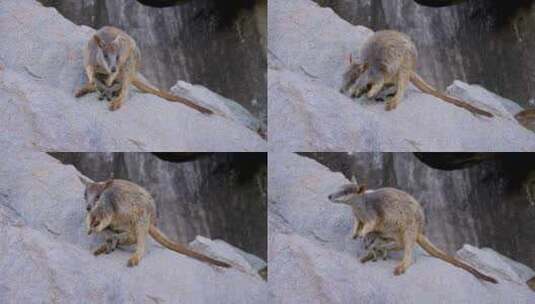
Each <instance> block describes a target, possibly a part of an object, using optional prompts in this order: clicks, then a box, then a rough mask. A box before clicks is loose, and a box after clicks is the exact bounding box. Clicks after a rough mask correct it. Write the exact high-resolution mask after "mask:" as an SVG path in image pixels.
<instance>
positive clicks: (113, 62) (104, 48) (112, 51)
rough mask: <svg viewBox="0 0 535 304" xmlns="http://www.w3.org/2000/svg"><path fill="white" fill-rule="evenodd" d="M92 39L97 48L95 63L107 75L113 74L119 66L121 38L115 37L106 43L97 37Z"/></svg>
mask: <svg viewBox="0 0 535 304" xmlns="http://www.w3.org/2000/svg"><path fill="white" fill-rule="evenodd" d="M93 39H94V40H95V43H96V44H97V46H98V51H97V54H96V58H97V63H98V64H99V66H100V67H101V68H103V69H104V70H105V71H106V73H108V74H115V73H117V72H118V71H119V66H120V65H121V62H122V61H121V59H122V58H121V37H120V36H117V38H115V39H114V40H113V41H111V42H109V43H106V42H105V41H104V40H103V39H102V38H101V37H99V36H98V35H94V36H93Z"/></svg>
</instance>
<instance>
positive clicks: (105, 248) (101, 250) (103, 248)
mask: <svg viewBox="0 0 535 304" xmlns="http://www.w3.org/2000/svg"><path fill="white" fill-rule="evenodd" d="M105 252H106V253H108V246H106V245H103V246H100V247H99V248H97V249H96V250H95V251H93V254H94V255H101V254H103V253H105Z"/></svg>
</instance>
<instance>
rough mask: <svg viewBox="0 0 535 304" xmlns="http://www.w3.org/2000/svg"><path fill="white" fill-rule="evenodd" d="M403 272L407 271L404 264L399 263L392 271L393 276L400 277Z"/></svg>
mask: <svg viewBox="0 0 535 304" xmlns="http://www.w3.org/2000/svg"><path fill="white" fill-rule="evenodd" d="M405 270H407V266H405V264H404V263H401V264H399V265H398V266H396V268H395V269H394V275H401V274H403V273H405Z"/></svg>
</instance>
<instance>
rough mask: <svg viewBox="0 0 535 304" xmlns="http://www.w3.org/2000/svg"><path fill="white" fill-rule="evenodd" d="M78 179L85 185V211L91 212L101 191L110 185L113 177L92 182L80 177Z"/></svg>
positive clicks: (97, 201)
mask: <svg viewBox="0 0 535 304" xmlns="http://www.w3.org/2000/svg"><path fill="white" fill-rule="evenodd" d="M80 181H81V182H82V183H83V184H84V185H85V192H84V199H85V202H86V210H87V212H91V210H93V209H94V208H95V207H96V206H97V204H98V203H99V200H100V196H101V194H102V192H104V190H106V189H108V187H110V186H111V184H112V182H113V179H109V180H107V181H103V182H95V183H93V182H91V181H89V180H87V179H85V178H82V177H80Z"/></svg>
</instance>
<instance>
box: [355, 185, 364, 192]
mask: <svg viewBox="0 0 535 304" xmlns="http://www.w3.org/2000/svg"><path fill="white" fill-rule="evenodd" d="M364 191H366V185H361V186H359V187H358V188H357V194H362V193H364Z"/></svg>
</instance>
